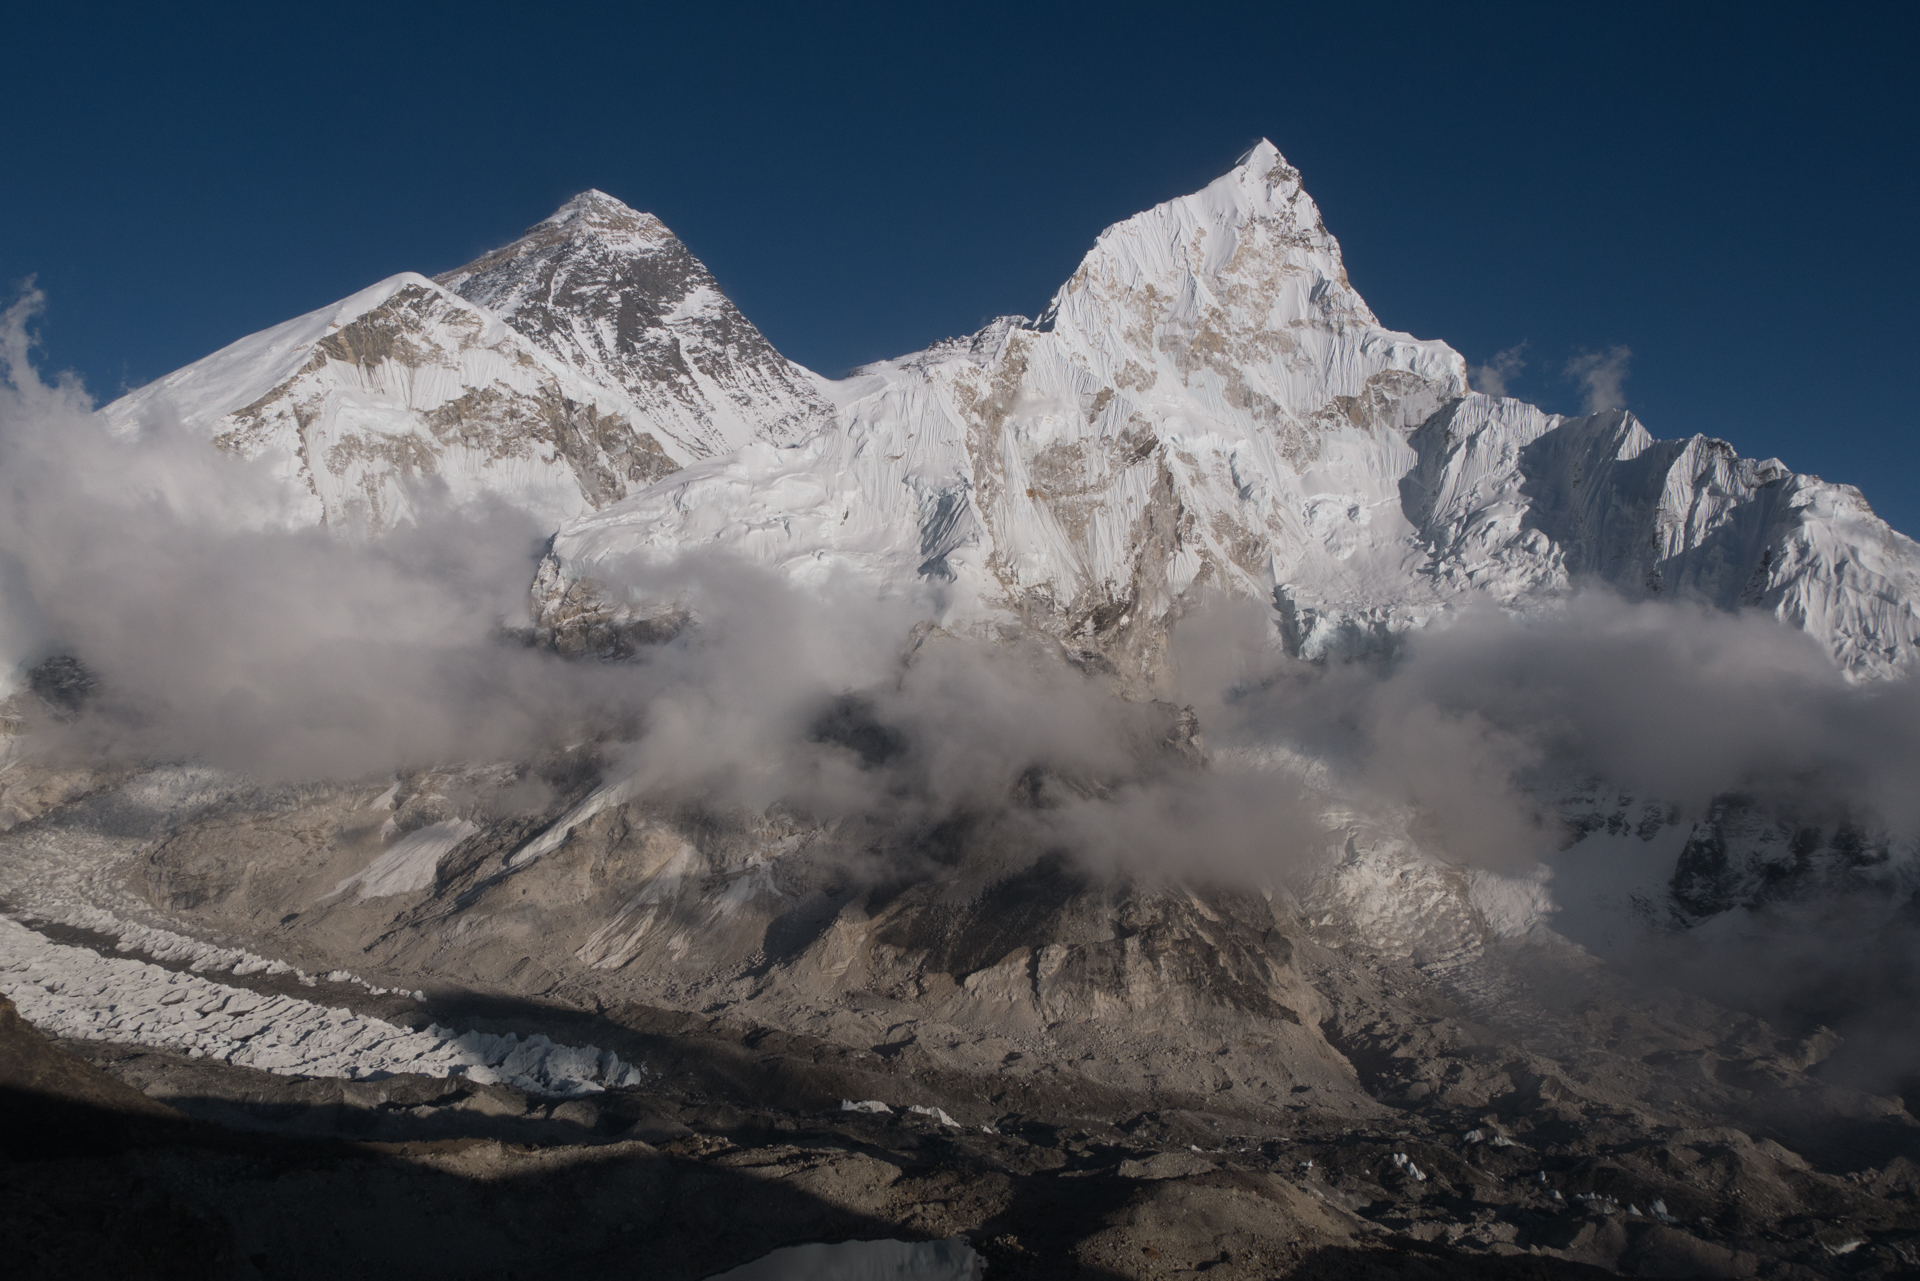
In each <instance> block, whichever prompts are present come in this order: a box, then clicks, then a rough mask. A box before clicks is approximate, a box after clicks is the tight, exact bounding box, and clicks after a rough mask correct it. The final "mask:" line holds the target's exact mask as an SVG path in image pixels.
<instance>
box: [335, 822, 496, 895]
mask: <svg viewBox="0 0 1920 1281" xmlns="http://www.w3.org/2000/svg"><path fill="white" fill-rule="evenodd" d="M479 830H480V827H479V825H478V824H475V823H469V822H467V821H466V820H465V819H463V818H450V819H447V820H445V821H444V822H440V823H433V824H430V825H429V826H427V827H423V828H421V829H419V830H418V831H415V832H409V833H407V834H406V835H405V836H403V837H401V838H400V839H399V840H397V841H395V842H394V843H393V846H392V848H390V849H388V850H387V851H386V852H385V853H383V854H381V855H380V857H379V858H376V859H375V860H373V862H371V863H369V864H367V865H366V866H365V867H364V868H362V869H360V870H359V871H358V872H355V873H354V874H353V875H352V876H349V877H348V878H347V879H346V880H344V881H342V882H340V883H339V884H338V885H336V886H334V887H333V893H334V894H342V893H345V892H346V891H347V890H348V889H351V888H352V887H353V886H354V885H356V884H357V885H359V887H360V897H361V898H382V897H385V896H386V895H389V894H412V893H414V892H416V891H418V890H424V889H428V888H430V887H431V886H432V885H433V877H434V872H435V871H436V870H437V869H438V868H439V866H440V860H441V859H443V858H445V857H446V856H447V855H448V854H451V853H452V852H453V850H454V847H456V846H457V845H459V844H460V842H462V841H464V840H466V839H467V838H468V837H469V836H472V835H473V834H474V833H475V832H477V831H479ZM328 897H329V898H331V897H332V895H328Z"/></svg>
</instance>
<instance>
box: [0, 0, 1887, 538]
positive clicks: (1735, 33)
mask: <svg viewBox="0 0 1920 1281" xmlns="http://www.w3.org/2000/svg"><path fill="white" fill-rule="evenodd" d="M37 8H39V9H40V12H38V13H34V12H30V11H28V10H27V7H26V6H23V5H16V6H14V7H13V9H12V11H11V12H10V15H9V19H8V35H7V40H8V43H9V45H10V46H11V56H10V57H9V58H8V59H7V62H8V67H7V73H6V75H5V77H4V78H0V103H4V110H5V119H6V124H7V128H6V129H5V130H4V131H3V132H0V280H3V281H6V282H12V281H17V280H19V279H20V278H22V277H24V276H26V275H28V274H30V273H31V274H37V275H38V277H39V282H40V284H41V286H42V287H43V288H44V289H45V290H46V292H47V294H48V295H49V304H50V305H49V308H48V311H47V314H46V317H45V319H44V321H43V322H42V329H41V332H42V335H43V339H44V359H45V362H46V363H47V364H48V365H49V366H51V367H53V368H59V369H71V370H74V371H77V372H78V373H79V374H80V375H81V376H82V377H83V378H84V379H85V381H86V383H87V385H88V387H89V388H91V389H92V390H93V391H94V392H95V394H96V395H99V396H101V397H102V398H103V399H104V398H106V397H110V396H112V395H114V394H116V393H118V392H119V391H121V390H123V389H125V388H127V387H131V386H136V385H138V384H140V383H142V382H144V381H146V380H148V379H151V378H154V377H156V376H158V375H160V374H163V373H165V372H167V371H168V370H170V369H173V368H175V367H177V366H179V365H181V364H184V363H186V362H187V361H189V360H192V359H195V358H196V357H199V356H201V355H204V354H206V353H207V352H209V351H212V350H213V349H215V348H217V347H219V346H221V345H223V344H225V343H227V342H230V341H231V340H233V339H234V338H237V337H239V336H241V335H243V334H246V333H249V332H252V331H254V330H257V329H260V328H263V327H265V326H267V325H270V324H273V323H275V322H277V321H280V320H283V319H286V318H287V317H289V316H292V315H295V314H297V313H299V312H302V311H307V310H310V309H312V308H314V307H317V306H320V305H322V304H324V303H327V302H329V301H332V300H334V299H337V298H339V297H342V296H344V295H346V294H348V293H351V292H353V291H354V290H356V289H359V288H361V287H362V286H364V285H367V284H369V283H371V282H373V281H375V280H377V279H379V278H381V277H383V276H386V275H389V274H391V273H393V272H395V271H400V270H407V269H412V270H418V271H425V272H435V271H440V270H444V269H446V268H448V267H452V266H455V265H457V264H459V263H460V262H463V261H465V260H466V259H468V258H470V257H472V256H473V255H474V254H476V253H478V252H479V251H481V250H483V249H486V248H490V247H492V246H494V245H497V244H500V243H503V242H505V241H507V240H509V239H511V238H513V237H514V236H515V235H517V234H518V233H519V232H520V230H521V229H522V228H523V227H525V226H526V225H527V224H529V223H532V222H534V221H536V220H538V219H539V218H541V217H544V216H545V215H546V214H547V213H549V212H551V210H552V209H553V208H554V207H555V206H557V205H558V204H560V203H561V202H562V201H563V200H565V199H566V198H567V197H568V196H569V195H571V194H573V193H574V192H576V191H578V190H580V189H582V188H585V187H600V188H603V189H605V190H607V191H609V192H612V193H613V194H614V195H617V196H619V197H620V198H621V199H623V200H625V201H627V202H628V203H630V204H633V205H635V206H638V207H640V208H643V209H648V210H651V211H652V212H654V213H656V214H658V215H660V217H662V218H663V219H665V221H666V222H667V224H668V225H669V226H671V227H672V228H673V229H674V230H675V231H677V232H678V233H679V234H680V236H681V237H682V238H683V239H684V240H686V242H687V243H688V245H689V246H690V247H691V248H692V249H693V251H694V252H695V253H696V254H698V255H700V256H701V257H702V258H703V259H704V260H705V261H706V262H707V264H708V265H709V266H710V267H711V268H712V269H713V271H714V273H715V274H716V275H717V276H718V277H719V279H720V282H721V284H722V285H723V286H724V287H725V288H726V290H727V291H728V292H729V293H730V294H731V295H732V296H733V298H734V299H735V300H736V301H737V302H738V303H739V304H740V306H741V307H742V309H743V310H745V311H746V313H747V314H748V315H749V316H750V317H752V318H753V320H754V321H756V322H757V323H758V324H759V325H760V326H761V328H762V329H764V330H765V331H766V333H767V334H768V336H769V337H771V338H772V339H773V341H774V342H775V343H776V344H777V345H778V346H779V347H780V348H781V349H782V350H783V351H785V352H786V353H787V354H788V355H790V356H792V357H793V358H794V359H796V360H799V361H801V362H802V363H805V364H807V365H810V366H812V367H813V368H816V369H818V370H820V371H822V372H823V373H829V374H839V373H841V372H843V371H845V370H846V369H847V368H849V367H851V366H853V365H857V364H860V363H862V362H864V361H867V360H872V359H876V358H879V357H883V356H890V355H897V354H900V353H902V352H905V351H909V350H912V349H915V348H918V347H921V346H924V345H925V344H927V343H928V342H930V341H933V340H935V339H938V338H942V337H946V336H949V335H952V334H956V333H962V332H966V331H969V330H971V329H973V328H975V327H977V326H978V325H979V324H980V322H981V321H982V320H983V319H985V318H987V317H990V316H992V315H996V314H1000V313H1004V312H1025V313H1034V312H1037V311H1038V310H1039V309H1040V308H1041V307H1042V306H1043V305H1044V304H1045V302H1046V300H1047V297H1048V295H1049V294H1051V292H1052V291H1053V289H1054V288H1055V286H1056V285H1058V284H1059V283H1060V282H1061V281H1062V280H1064V279H1065V278H1066V277H1067V276H1068V275H1069V274H1070V273H1071V272H1072V270H1073V267H1074V265H1075V263H1076V262H1077V261H1078V259H1079V257H1080V255H1081V254H1082V253H1084V252H1085V250H1086V248H1087V247H1088V246H1089V245H1090V244H1091V243H1092V241H1093V238H1094V236H1095V235H1096V234H1097V233H1098V232H1099V231H1100V229H1101V228H1102V227H1103V226H1105V225H1106V224H1108V223H1110V222H1113V221H1116V220H1118V219H1120V218H1123V217H1125V216H1127V215H1128V214H1131V213H1133V212H1135V211H1137V210H1139V209H1142V208H1145V207H1147V206H1148V205H1151V204H1153V203H1155V202H1157V201H1160V200H1163V199H1166V198H1168V197H1170V196H1174V195H1178V194H1181V193H1183V192H1186V191H1190V190H1193V189H1195V188H1197V187H1199V186H1201V185H1203V184H1204V183H1206V182H1207V181H1208V180H1210V179H1211V178H1213V177H1214V176H1215V175H1216V174H1218V173H1219V172H1220V171H1222V170H1223V169H1225V168H1226V167H1227V166H1228V165H1230V164H1231V163H1232V162H1233V160H1234V159H1235V157H1236V156H1237V155H1238V154H1239V153H1240V152H1241V151H1243V150H1244V149H1245V148H1246V147H1247V146H1248V145H1250V144H1251V143H1252V142H1253V141H1254V140H1255V139H1257V138H1259V137H1261V136H1263V135H1264V136H1267V137H1271V138H1272V139H1273V140H1274V142H1275V143H1277V144H1278V145H1279V147H1280V149H1281V150H1282V151H1284V152H1285V153H1286V155H1287V156H1288V158H1289V159H1290V160H1292V161H1293V163H1294V164H1296V165H1298V166H1299V167H1300V168H1301V169H1302V170H1303V171H1304V173H1305V175H1306V181H1307V187H1308V190H1309V191H1311V192H1312V193H1313V195H1314V196H1315V198H1316V199H1317V200H1318V201H1319V202H1320V205H1321V208H1322V210H1323V211H1324V212H1325V214H1326V218H1327V223H1328V225H1329V226H1330V227H1331V228H1332V229H1333V231H1334V233H1335V234H1336V235H1338V236H1339V237H1340V240H1341V243H1342V245H1343V246H1344V248H1345V251H1346V255H1347V264H1348V269H1349V271H1350V273H1351V275H1352V277H1353V279H1354V282H1355V283H1356V284H1357V285H1358V287H1359V288H1360V290H1361V292H1362V293H1363V294H1364V295H1365V296H1366V298H1367V299H1368V301H1369V302H1370V303H1371V304H1372V305H1373V308H1374V310H1375V311H1376V312H1377V313H1378V314H1379V315H1380V317H1381V319H1382V320H1383V321H1384V322H1385V323H1387V324H1389V325H1391V326H1393V327H1395V328H1400V329H1406V330H1410V331H1411V332H1413V333H1415V334H1418V335H1420V336H1422V337H1435V338H1443V339H1445V340H1446V341H1448V342H1450V343H1452V344H1453V345H1454V346H1455V347H1457V348H1458V349H1459V350H1460V351H1462V352H1463V353H1465V354H1466V356H1467V358H1468V359H1469V360H1470V361H1473V362H1475V363H1479V362H1482V361H1485V360H1487V359H1488V358H1489V357H1490V356H1492V355H1493V354H1494V353H1495V352H1496V351H1499V350H1501V349H1505V348H1509V347H1512V346H1514V345H1516V344H1519V343H1522V342H1524V343H1526V344H1527V347H1526V352H1525V354H1526V358H1527V360H1528V362H1529V363H1528V364H1527V366H1526V368H1525V369H1524V370H1523V371H1522V372H1521V373H1520V374H1519V376H1518V377H1516V378H1515V379H1513V380H1512V382H1511V383H1510V390H1511V391H1512V392H1513V393H1514V394H1517V395H1521V396H1524V397H1526V398H1527V399H1530V400H1535V401H1537V402H1539V403H1540V404H1542V405H1544V406H1546V407H1547V408H1549V409H1559V410H1573V409H1576V408H1577V407H1578V404H1579V392H1578V389H1577V387H1576V386H1575V384H1574V383H1573V382H1572V381H1571V380H1570V379H1568V378H1567V377H1566V376H1565V375H1564V373H1563V370H1564V367H1565V365H1566V364H1567V362H1568V361H1569V360H1570V359H1572V358H1573V357H1574V356H1576V355H1577V354H1578V353H1580V352H1582V351H1587V350H1599V349H1605V348H1610V347H1612V346H1615V345H1625V346H1627V347H1630V348H1631V349H1632V352H1633V358H1632V373H1631V376H1630V378H1629V379H1628V381H1627V383H1626V398H1627V403H1628V405H1629V407H1630V408H1632V409H1634V410H1635V411H1636V412H1637V413H1639V414H1640V415H1641V417H1642V418H1644V419H1645V420H1646V422H1647V423H1648V425H1649V427H1650V428H1651V429H1652V430H1653V431H1654V432H1655V434H1656V435H1663V436H1678V435H1686V434H1689V433H1692V432H1696V431H1699V432H1706V433H1709V434H1712V435H1718V436H1722V437H1725V438H1726V439H1729V440H1731V441H1732V442H1733V443H1734V444H1735V445H1736V446H1738V447H1739V448H1740V450H1741V451H1742V452H1743V453H1748V454H1754V455H1761V456H1765V455H1769V454H1773V455H1778V456H1779V457H1781V458H1782V459H1784V460H1785V461H1786V462H1787V463H1788V464H1790V465H1791V466H1793V467H1795V468H1798V469H1800V470H1803V471H1814V472H1818V473H1820V474H1822V475H1824V476H1826V477H1827V478H1828V479H1831V480H1843V481H1848V482H1850V483H1853V484H1857V485H1859V486H1860V487H1861V488H1862V489H1864V490H1865V491H1866V493H1867V495H1868V497H1869V498H1870V499H1871V500H1872V501H1873V503H1874V505H1875V507H1876V508H1877V509H1878V510H1879V511H1880V512H1881V513H1882V514H1883V515H1885V516H1886V517H1888V518H1889V519H1890V520H1891V521H1892V522H1893V523H1894V524H1895V525H1896V526H1897V527H1900V528H1902V529H1904V530H1907V531H1909V532H1915V533H1920V441H1917V440H1916V438H1915V427H1916V425H1920V424H1917V421H1916V420H1917V419H1920V414H1916V411H1915V398H1914V395H1913V393H1912V392H1911V390H1910V388H1911V387H1912V385H1913V383H1914V381H1915V379H1914V359H1913V354H1912V353H1913V352H1914V350H1915V348H1916V345H1920V344H1917V343H1916V339H1920V332H1916V330H1917V329H1920V325H1917V323H1916V320H1915V300H1916V298H1920V255H1916V251H1915V210H1916V196H1917V195H1920V191H1917V190H1916V188H1920V178H1916V164H1915V154H1916V147H1915V142H1914V138H1913V132H1914V129H1915V128H1916V126H1917V125H1920V111H1917V110H1916V107H1917V106H1920V101H1917V99H1920V91H1917V90H1916V84H1920V77H1916V76H1915V75H1914V74H1913V73H1912V70H1911V66H1910V65H1909V64H1910V59H1911V58H1912V56H1913V53H1914V50H1915V48H1916V40H1915V37H1916V35H1920V6H1914V5H1910V4H1902V5H1885V6H1871V7H1858V8H1849V7H1845V6H1838V5H1821V6H1794V7H1788V6H1777V7H1776V6H1764V5H1753V4H1748V5H1727V6H1713V5H1668V4H1660V5H1622V4H1607V5H1592V6H1585V7H1576V6H1531V5H1530V6H1514V7H1500V6H1445V5H1439V4H1434V5H1426V6H1419V7H1413V6H1406V7H1400V6H1395V5H1391V4H1371V5H1366V6H1356V5H1348V4H1336V3H1333V2H1332V0H1323V3H1320V4H1315V5H1287V4H1267V5H1258V6H1246V7H1244V8H1235V7H1233V6H1230V5H1228V6H1215V7H1211V8H1201V9H1186V8H1183V7H1181V6H1175V5H1168V4H1155V5H1150V6H1147V5H1142V6H1129V5H1125V4H1107V5H1098V6H1087V7H1084V8H1077V7H1074V6H1067V5H1054V6H1048V5H1043V4H1028V5H1019V6H991V5H971V6H932V5H926V6H906V5H895V6H873V7H861V6H832V7H824V6H823V7H819V8H806V7H801V6H787V7H782V8H778V9H776V8H762V7H755V6H726V5H708V6H673V7H659V8H654V7H648V6H638V5H635V6H613V5H605V6H584V5H566V4H553V3H550V4H545V5H539V6H534V5H526V6H498V5H487V4H481V3H470V4H463V5H459V6H446V7H430V6H392V5H378V6H356V5H353V4H347V3H336V4H330V5H325V6H318V7H315V6H272V5H249V6H246V7H244V8H233V9H231V10H227V9H223V8H220V7H217V6H192V5H186V6H164V7H163V6H150V7H146V8H144V10H143V11H142V12H137V13H135V12H131V9H132V7H131V6H127V7H120V6H99V7H96V6H77V5H69V6H53V5H48V6H37ZM1330 15H1332V16H1330Z"/></svg>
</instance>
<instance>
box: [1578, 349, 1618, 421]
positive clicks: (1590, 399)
mask: <svg viewBox="0 0 1920 1281" xmlns="http://www.w3.org/2000/svg"><path fill="white" fill-rule="evenodd" d="M1632 359H1633V352H1632V351H1631V350H1629V349H1628V348H1626V347H1617V346H1616V347H1609V348H1607V349H1606V350H1605V351H1583V352H1581V353H1580V354H1579V355H1578V356H1575V357H1574V358H1573V359H1572V360H1569V361H1568V362H1567V364H1566V368H1565V369H1564V370H1562V372H1563V373H1564V374H1565V375H1566V376H1567V377H1568V378H1570V379H1572V380H1573V381H1574V382H1576V383H1578V384H1579V385H1580V389H1581V406H1582V408H1581V412H1582V413H1588V414H1597V413H1600V412H1601V411H1602V410H1607V409H1620V408H1623V407H1624V406H1625V405H1626V403H1627V397H1626V392H1625V387H1626V382H1627V365H1628V363H1629V362H1630V361H1631V360H1632Z"/></svg>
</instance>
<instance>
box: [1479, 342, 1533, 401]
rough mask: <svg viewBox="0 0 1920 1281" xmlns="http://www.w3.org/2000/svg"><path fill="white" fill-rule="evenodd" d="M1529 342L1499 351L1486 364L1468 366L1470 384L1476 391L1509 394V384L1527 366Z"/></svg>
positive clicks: (1498, 394) (1494, 394) (1491, 394)
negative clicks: (1526, 357) (1526, 356)
mask: <svg viewBox="0 0 1920 1281" xmlns="http://www.w3.org/2000/svg"><path fill="white" fill-rule="evenodd" d="M1526 350H1527V344H1526V343H1524V342H1520V343H1515V344H1514V345H1513V346H1511V347H1509V348H1507V349H1506V350H1505V351H1497V352H1495V353H1494V354H1493V358H1492V359H1491V360H1489V361H1487V363H1486V364H1484V365H1470V366H1468V367H1467V379H1468V385H1469V386H1471V387H1472V388H1473V389H1474V390H1475V391H1478V392H1485V393H1486V394H1487V395H1489V396H1504V395H1506V394H1507V384H1508V383H1509V382H1511V381H1512V380H1513V379H1514V378H1517V377H1518V376H1519V374H1520V371H1521V370H1522V369H1525V368H1526V367H1527V362H1526V360H1525V353H1526Z"/></svg>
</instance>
